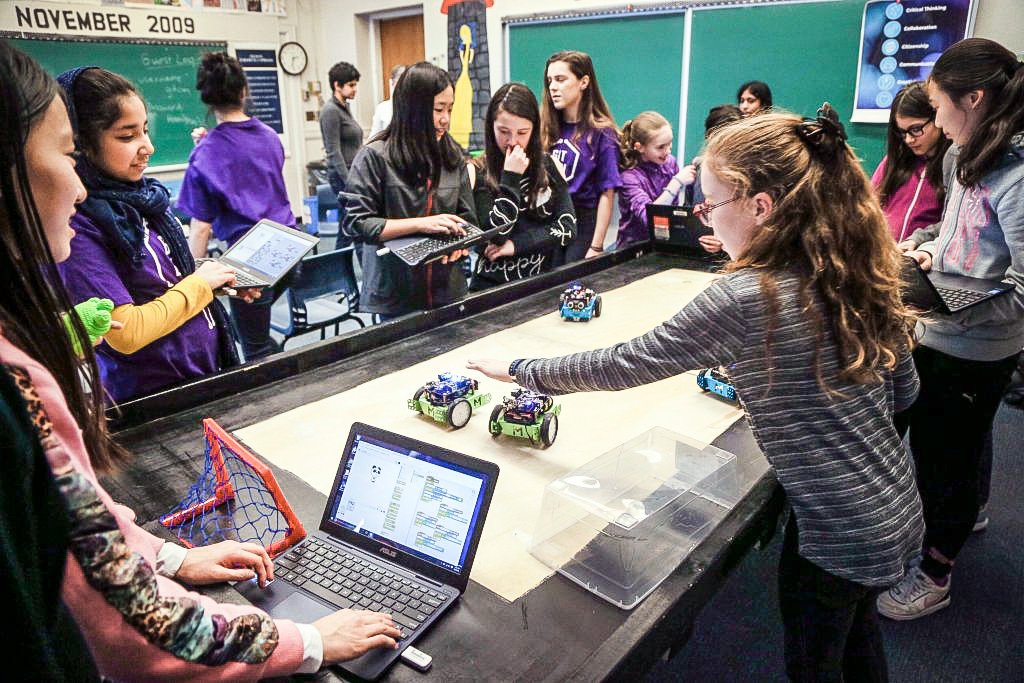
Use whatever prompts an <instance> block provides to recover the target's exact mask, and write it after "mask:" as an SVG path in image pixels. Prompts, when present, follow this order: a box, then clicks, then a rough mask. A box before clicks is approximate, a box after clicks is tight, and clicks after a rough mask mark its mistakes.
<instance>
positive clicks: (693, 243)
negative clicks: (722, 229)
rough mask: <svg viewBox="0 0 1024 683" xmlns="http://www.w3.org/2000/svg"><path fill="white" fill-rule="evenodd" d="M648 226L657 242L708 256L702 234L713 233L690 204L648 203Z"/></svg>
mask: <svg viewBox="0 0 1024 683" xmlns="http://www.w3.org/2000/svg"><path fill="white" fill-rule="evenodd" d="M647 228H648V230H649V231H650V234H651V239H652V240H654V242H655V243H656V244H659V245H668V246H672V247H678V248H679V249H680V251H683V252H686V253H689V254H693V255H699V256H708V255H709V254H708V253H707V251H705V250H704V248H703V247H702V246H701V245H700V237H701V235H711V234H713V232H712V230H711V228H709V227H706V226H705V225H704V224H703V223H701V222H700V219H699V218H697V217H696V216H694V215H693V212H692V211H691V210H690V207H688V206H673V205H671V204H648V205H647Z"/></svg>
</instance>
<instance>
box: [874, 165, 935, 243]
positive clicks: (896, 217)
mask: <svg viewBox="0 0 1024 683" xmlns="http://www.w3.org/2000/svg"><path fill="white" fill-rule="evenodd" d="M888 161H889V157H885V158H884V159H882V162H881V163H880V164H878V168H876V169H875V173H874V175H872V176H871V184H872V185H874V186H875V189H878V188H880V187H881V186H882V178H883V177H884V176H885V165H886V164H887V163H888ZM927 165H928V160H927V159H924V158H918V161H917V165H916V166H914V171H913V173H911V174H910V178H908V179H907V182H905V183H903V184H902V185H901V186H899V187H897V188H896V191H895V192H893V193H892V194H891V195H890V196H889V199H888V200H887V201H886V202H885V204H883V205H882V210H883V211H884V212H885V217H886V219H887V220H888V221H889V232H891V233H892V236H893V239H895V240H896V241H897V242H902V241H903V240H905V239H907V238H908V237H910V235H911V233H913V232H914V231H915V230H917V229H918V228H926V227H928V226H929V225H932V224H933V223H938V222H939V221H940V220H942V205H941V204H939V198H938V196H937V195H936V193H935V188H934V187H932V184H931V183H929V182H928V178H926V177H925V172H926V167H927Z"/></svg>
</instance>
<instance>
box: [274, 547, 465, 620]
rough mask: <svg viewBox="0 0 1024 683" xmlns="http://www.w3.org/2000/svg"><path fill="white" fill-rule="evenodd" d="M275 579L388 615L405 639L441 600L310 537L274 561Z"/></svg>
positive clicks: (425, 588)
mask: <svg viewBox="0 0 1024 683" xmlns="http://www.w3.org/2000/svg"><path fill="white" fill-rule="evenodd" d="M274 566H275V569H274V577H275V578H276V579H280V580H283V581H286V582H288V583H290V584H292V585H295V586H301V587H302V588H303V590H306V591H309V592H310V593H312V594H313V595H315V596H317V597H318V598H320V599H322V600H325V601H326V602H328V603H330V604H332V605H334V606H335V607H337V608H338V609H346V608H348V609H367V610H370V611H373V612H387V613H389V614H390V615H391V618H392V619H394V621H395V623H396V624H398V625H400V627H401V629H402V632H403V637H406V636H408V635H409V634H410V633H411V632H412V631H415V630H416V629H417V628H419V626H420V625H421V624H422V623H423V622H424V621H425V620H426V619H427V618H429V617H430V615H431V614H433V613H434V612H435V611H436V610H437V608H438V607H440V606H441V605H442V604H443V603H444V601H445V599H446V598H445V595H444V594H443V593H441V592H440V591H438V590H436V589H434V588H431V587H429V586H424V585H422V584H419V583H417V582H416V581H415V580H413V579H409V578H406V577H404V576H399V575H398V574H395V573H394V572H392V571H391V570H389V569H388V568H387V567H384V566H381V565H378V564H375V563H373V562H371V561H369V560H366V559H365V558H362V557H359V556H357V555H355V554H353V553H349V552H348V551H346V550H345V549H343V548H339V547H337V546H334V545H330V544H328V543H325V542H323V541H321V540H320V539H317V538H311V539H309V540H308V541H306V542H305V543H303V544H302V545H300V546H299V547H297V548H293V549H292V550H289V551H288V552H287V553H285V554H284V555H282V556H281V557H279V558H277V559H276V560H274Z"/></svg>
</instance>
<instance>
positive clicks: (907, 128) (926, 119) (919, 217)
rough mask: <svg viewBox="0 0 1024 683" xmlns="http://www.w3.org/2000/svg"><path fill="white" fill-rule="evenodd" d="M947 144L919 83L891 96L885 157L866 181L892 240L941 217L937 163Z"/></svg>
mask: <svg viewBox="0 0 1024 683" xmlns="http://www.w3.org/2000/svg"><path fill="white" fill-rule="evenodd" d="M949 145H950V142H949V140H947V139H946V138H945V137H944V136H943V135H942V129H941V128H939V127H938V126H936V125H935V110H934V109H933V108H932V105H931V104H929V102H928V93H927V92H925V89H924V83H923V82H922V81H916V82H914V83H911V84H909V85H908V86H906V87H905V88H903V90H900V91H899V92H898V93H896V98H895V99H894V100H893V102H892V108H891V109H890V110H889V141H888V146H887V149H886V155H885V158H884V159H882V163H880V164H878V168H877V169H875V174H874V175H873V176H871V183H872V184H873V185H874V186H875V188H876V189H877V190H878V199H879V201H881V202H882V210H883V211H884V212H885V217H886V219H887V220H888V221H889V232H891V233H892V236H893V239H895V240H896V241H897V242H903V241H904V240H906V239H907V238H908V237H910V235H911V233H913V232H914V231H915V230H917V229H918V228H924V227H927V226H929V225H932V224H933V223H938V222H939V220H940V219H941V218H942V201H943V199H944V198H945V194H946V190H945V183H944V182H943V177H942V161H943V158H944V156H945V154H946V150H947V149H949ZM910 246H913V245H910Z"/></svg>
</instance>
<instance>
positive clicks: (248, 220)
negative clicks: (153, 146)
mask: <svg viewBox="0 0 1024 683" xmlns="http://www.w3.org/2000/svg"><path fill="white" fill-rule="evenodd" d="M283 168H284V147H283V146H282V145H281V140H280V139H279V138H278V137H277V133H275V132H274V131H273V129H272V128H270V127H269V126H267V125H266V124H264V123H263V122H262V121H260V120H259V119H257V118H251V119H249V120H248V121H238V122H232V121H224V122H223V123H220V124H218V125H217V127H216V128H214V129H213V130H211V131H210V132H209V133H207V134H206V137H204V138H203V139H202V140H201V141H200V142H199V144H198V145H196V148H195V149H193V150H192V154H191V155H189V158H188V169H187V170H186V171H185V178H184V179H183V181H182V184H181V192H180V194H179V195H178V210H179V211H181V212H182V213H184V214H185V215H187V216H191V217H192V218H196V219H198V220H201V221H204V222H206V223H211V224H212V225H213V234H214V235H215V236H216V237H217V239H220V240H224V241H225V242H227V243H228V246H229V247H230V246H231V245H232V244H234V243H235V241H236V240H238V238H239V237H241V236H242V235H243V234H245V231H246V230H248V229H249V228H251V227H252V226H253V225H255V224H256V222H257V221H259V220H260V219H262V218H269V219H270V220H272V221H277V222H278V223H281V224H282V225H287V226H288V227H295V214H293V213H292V209H291V205H290V204H289V203H288V191H287V190H286V189H285V186H284V175H283V174H282V169H283Z"/></svg>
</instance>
